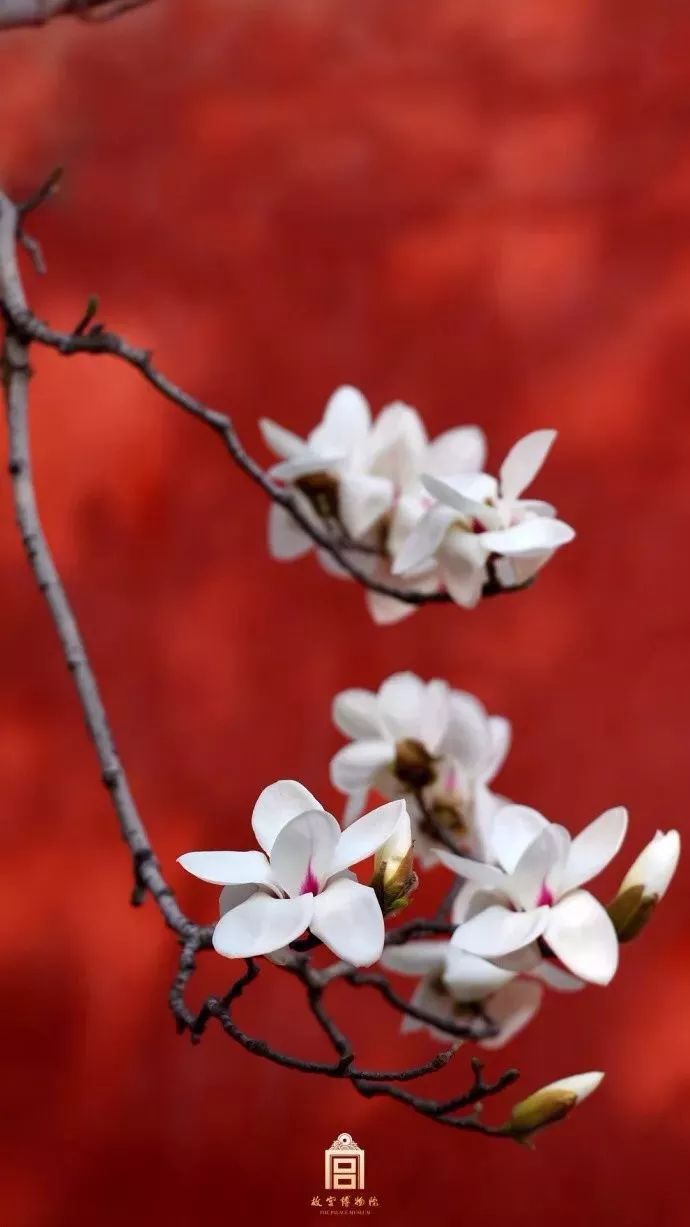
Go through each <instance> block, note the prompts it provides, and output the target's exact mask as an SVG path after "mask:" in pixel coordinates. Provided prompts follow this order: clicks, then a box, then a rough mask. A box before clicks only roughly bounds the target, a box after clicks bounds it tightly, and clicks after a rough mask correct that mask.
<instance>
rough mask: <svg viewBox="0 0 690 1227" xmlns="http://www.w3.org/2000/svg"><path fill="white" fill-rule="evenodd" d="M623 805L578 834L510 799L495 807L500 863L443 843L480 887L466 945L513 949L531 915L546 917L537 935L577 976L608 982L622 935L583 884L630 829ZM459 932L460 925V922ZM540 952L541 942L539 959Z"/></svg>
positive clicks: (444, 856)
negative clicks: (471, 856) (481, 860)
mask: <svg viewBox="0 0 690 1227" xmlns="http://www.w3.org/2000/svg"><path fill="white" fill-rule="evenodd" d="M627 821H628V817H627V812H626V810H625V809H623V808H622V807H621V806H619V807H617V808H615V809H610V810H607V811H606V813H604V814H601V816H600V817H599V818H596V819H595V821H594V822H592V823H590V825H589V826H588V827H585V829H584V830H583V831H581V832H580V834H579V835H578V836H576V838H575V839H572V840H571V837H570V835H569V834H568V832H567V831H566V830H565V828H564V827H561V826H556V825H555V824H553V823H550V822H548V821H547V819H546V818H544V817H543V816H542V815H541V814H539V813H538V812H537V811H536V810H533V809H529V808H528V807H527V806H524V805H506V806H504V807H503V808H502V809H500V810H499V811H498V813H497V814H496V816H495V818H494V821H493V827H492V834H491V852H492V855H493V857H494V858H495V859H496V860H497V861H498V866H496V865H490V864H481V863H479V862H477V861H471V860H467V859H466V858H464V857H458V856H454V855H453V854H452V853H450V852H447V851H445V850H443V849H438V850H437V852H436V855H437V857H438V858H439V860H441V861H442V862H443V864H444V865H446V866H447V867H448V868H449V869H451V870H452V871H453V872H454V873H457V874H459V875H460V876H461V877H463V878H466V879H468V880H469V881H470V882H473V883H474V884H475V885H477V886H479V887H481V893H479V892H478V893H477V898H476V899H475V902H474V905H473V906H474V909H475V911H476V914H475V915H473V916H472V917H471V919H469V920H467V921H466V922H465V923H464V924H463V925H462V926H461V931H462V936H461V938H459V939H458V940H461V941H462V944H463V946H464V948H465V949H466V950H467V951H469V952H470V953H473V954H477V955H479V956H480V957H482V958H495V957H499V956H500V955H502V954H504V953H507V943H509V942H510V941H511V940H513V939H512V938H511V934H514V938H515V946H514V947H513V948H514V949H519V948H521V947H522V946H523V945H524V944H525V943H524V942H523V941H522V940H521V936H522V931H523V930H522V925H523V923H524V918H525V916H531V917H532V918H533V919H534V920H535V921H536V919H537V917H540V918H541V920H540V924H541V929H540V932H539V933H538V934H537V937H541V938H542V939H543V943H545V944H546V946H547V947H548V949H549V950H550V951H551V952H553V954H554V955H555V956H556V958H557V959H559V960H560V962H561V963H563V964H564V966H565V967H566V968H567V969H568V970H569V971H571V972H572V973H573V974H574V975H575V976H577V977H579V978H580V979H582V980H585V981H588V982H590V983H593V984H608V983H609V981H610V980H611V979H612V978H613V976H614V974H615V972H616V969H617V967H618V939H617V937H616V931H615V929H614V926H613V924H612V922H611V920H610V918H609V916H608V914H607V912H606V910H605V909H604V908H603V907H602V906H601V904H600V903H599V902H598V901H597V900H596V899H595V898H594V896H593V895H591V894H590V893H589V892H588V891H585V890H581V889H580V888H581V887H582V885H583V884H584V883H585V882H588V881H589V880H590V879H591V878H593V877H595V876H596V875H597V874H598V873H600V872H601V870H602V869H604V868H605V866H606V865H608V863H609V861H610V860H611V859H612V858H613V857H614V856H615V855H616V853H617V852H618V849H619V848H620V846H621V844H622V842H623V839H624V837H625V832H626V829H627ZM458 932H460V930H458ZM540 957H541V955H540V953H539V948H538V947H535V950H534V959H535V962H538V961H539V959H540Z"/></svg>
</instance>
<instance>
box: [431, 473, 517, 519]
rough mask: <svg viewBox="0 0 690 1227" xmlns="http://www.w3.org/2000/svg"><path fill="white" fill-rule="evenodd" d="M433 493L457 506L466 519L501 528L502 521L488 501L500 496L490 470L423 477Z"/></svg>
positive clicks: (445, 502) (445, 503) (446, 503)
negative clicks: (450, 475)
mask: <svg viewBox="0 0 690 1227" xmlns="http://www.w3.org/2000/svg"><path fill="white" fill-rule="evenodd" d="M422 485H423V486H424V488H425V490H428V491H429V494H431V495H433V497H434V498H436V499H438V501H439V503H442V504H444V505H445V506H447V507H454V508H455V510H456V511H458V512H459V513H460V515H461V516H462V517H463V519H465V520H477V521H478V522H479V524H483V525H484V527H485V528H500V526H501V523H502V520H501V516H500V514H499V513H498V511H497V510H496V508H495V507H490V506H488V504H487V502H486V500H487V499H493V498H494V497H495V495H496V489H497V487H496V481H495V480H494V478H493V477H490V476H489V475H488V473H472V474H458V475H455V476H452V477H445V478H440V477H433V476H432V474H430V473H425V474H424V475H423V476H422Z"/></svg>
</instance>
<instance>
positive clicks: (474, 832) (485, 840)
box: [470, 780, 511, 861]
mask: <svg viewBox="0 0 690 1227" xmlns="http://www.w3.org/2000/svg"><path fill="white" fill-rule="evenodd" d="M510 804H511V802H510V801H509V800H508V799H507V797H502V796H500V795H499V793H496V792H492V791H491V789H490V788H487V786H486V784H483V783H482V782H481V780H480V781H479V782H478V783H477V784H475V787H474V797H473V803H472V810H471V814H470V825H471V851H472V853H473V855H474V856H476V857H478V858H479V859H480V860H482V861H492V860H495V857H494V855H493V852H492V845H491V830H492V827H493V823H494V819H495V817H496V814H497V813H498V811H499V810H500V809H503V807H504V805H510Z"/></svg>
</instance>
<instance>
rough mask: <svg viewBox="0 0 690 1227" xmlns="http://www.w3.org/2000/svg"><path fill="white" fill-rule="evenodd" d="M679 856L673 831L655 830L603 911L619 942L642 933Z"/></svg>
mask: <svg viewBox="0 0 690 1227" xmlns="http://www.w3.org/2000/svg"><path fill="white" fill-rule="evenodd" d="M679 856H680V835H679V834H678V832H677V831H667V832H666V834H664V833H663V832H662V831H657V833H656V835H655V836H654V838H653V839H652V840H651V841H650V843H648V844H647V847H646V848H644V849H643V851H642V852H641V853H640V855H639V856H638V858H637V860H636V861H635V863H634V864H633V865H632V866H631V868H630V869H629V870H628V872H627V873H626V875H625V877H624V878H623V881H622V882H621V884H620V887H619V888H618V893H617V895H616V897H615V898H614V899H613V900H612V901H611V903H610V904H609V906H608V908H607V911H608V914H609V916H610V917H611V921H612V922H613V927H614V929H615V930H616V934H617V936H618V940H619V942H629V941H631V940H632V938H633V937H637V935H638V933H640V932H641V931H642V929H643V928H644V926H645V925H646V923H647V921H648V920H649V918H650V916H651V914H652V912H653V911H654V909H655V907H656V905H657V903H658V902H659V900H660V899H663V897H664V895H665V894H666V891H667V890H668V888H669V886H670V884H671V880H672V878H673V875H674V873H675V872H676V866H677V864H678V857H679Z"/></svg>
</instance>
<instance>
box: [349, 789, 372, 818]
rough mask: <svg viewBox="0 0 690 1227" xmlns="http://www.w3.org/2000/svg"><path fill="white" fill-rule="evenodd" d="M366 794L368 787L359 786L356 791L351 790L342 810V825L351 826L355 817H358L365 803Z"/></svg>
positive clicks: (367, 793)
mask: <svg viewBox="0 0 690 1227" xmlns="http://www.w3.org/2000/svg"><path fill="white" fill-rule="evenodd" d="M368 795H369V789H368V788H361V789H359V790H358V791H357V792H351V793H350V794H349V796H348V798H347V801H346V802H345V809H344V810H343V826H344V827H349V826H352V823H353V822H354V821H355V819H356V818H359V816H360V814H363V813H364V807H365V805H366V803H367V796H368Z"/></svg>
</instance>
